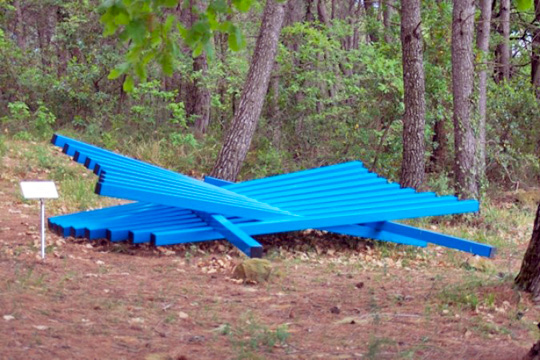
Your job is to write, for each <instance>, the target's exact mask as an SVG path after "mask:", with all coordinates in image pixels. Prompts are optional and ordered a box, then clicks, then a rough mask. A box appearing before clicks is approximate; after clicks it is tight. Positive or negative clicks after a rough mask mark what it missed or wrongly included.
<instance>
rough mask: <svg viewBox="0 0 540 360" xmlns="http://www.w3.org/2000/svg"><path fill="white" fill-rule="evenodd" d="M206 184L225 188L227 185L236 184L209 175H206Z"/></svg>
mask: <svg viewBox="0 0 540 360" xmlns="http://www.w3.org/2000/svg"><path fill="white" fill-rule="evenodd" d="M204 182H205V183H208V184H212V185H215V186H219V187H221V186H225V185H231V184H234V183H233V182H231V181H227V180H223V179H218V178H216V177H213V176H208V175H205V176H204Z"/></svg>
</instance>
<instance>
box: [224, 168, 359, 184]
mask: <svg viewBox="0 0 540 360" xmlns="http://www.w3.org/2000/svg"><path fill="white" fill-rule="evenodd" d="M329 167H331V168H332V170H335V169H341V168H358V169H360V168H362V167H363V165H362V163H361V162H360V161H350V162H347V163H343V164H337V165H330V166H322V167H319V168H314V169H309V170H303V171H297V172H293V173H289V174H282V175H275V176H269V177H266V178H262V179H255V180H249V181H246V182H240V183H236V184H233V185H231V187H230V188H229V189H231V190H233V189H234V190H235V191H237V190H240V189H247V188H250V187H254V186H255V187H259V186H264V185H265V184H269V183H275V182H278V181H286V180H289V179H296V178H303V177H306V176H312V175H313V174H316V173H324V172H326V171H328V168H329Z"/></svg>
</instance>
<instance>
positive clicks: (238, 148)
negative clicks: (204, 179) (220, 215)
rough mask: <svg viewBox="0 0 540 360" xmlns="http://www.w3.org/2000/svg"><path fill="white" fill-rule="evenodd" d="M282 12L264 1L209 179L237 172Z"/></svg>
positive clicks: (278, 5) (280, 6)
mask: <svg viewBox="0 0 540 360" xmlns="http://www.w3.org/2000/svg"><path fill="white" fill-rule="evenodd" d="M284 13H285V11H284V4H282V3H278V2H276V1H275V0H267V2H266V6H265V8H264V13H263V18H262V23H261V29H260V31H259V36H258V37H257V43H256V44H255V51H254V53H253V59H252V61H251V65H250V67H249V72H248V76H247V79H246V82H245V84H244V88H243V91H242V96H241V98H240V104H239V106H238V110H237V111H236V113H235V116H234V120H233V122H232V124H231V126H230V128H229V130H228V132H227V135H226V137H225V141H224V143H223V147H222V148H221V150H220V152H219V155H218V159H217V161H216V164H215V166H214V169H213V170H212V176H215V177H218V178H221V179H225V180H231V181H234V180H236V178H237V176H238V173H239V172H240V169H241V167H242V164H243V162H244V160H245V158H246V155H247V153H248V150H249V146H250V145H251V140H252V138H253V135H254V133H255V129H256V127H257V122H258V120H259V115H260V114H261V110H262V106H263V102H264V97H265V94H266V91H267V90H268V83H269V81H270V75H271V73H272V65H273V64H274V58H275V56H276V50H277V44H278V40H279V34H280V32H281V24H282V22H283V17H284Z"/></svg>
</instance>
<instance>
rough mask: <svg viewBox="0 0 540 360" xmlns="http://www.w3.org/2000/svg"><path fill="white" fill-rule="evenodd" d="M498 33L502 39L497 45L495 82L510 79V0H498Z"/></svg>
mask: <svg viewBox="0 0 540 360" xmlns="http://www.w3.org/2000/svg"><path fill="white" fill-rule="evenodd" d="M500 1H501V3H500V4H501V7H500V9H499V16H498V18H499V27H498V28H499V33H500V34H501V37H502V41H501V42H500V43H499V44H498V45H497V49H496V51H495V53H496V54H497V67H496V68H495V79H496V81H497V82H500V81H503V80H508V79H510V0H500Z"/></svg>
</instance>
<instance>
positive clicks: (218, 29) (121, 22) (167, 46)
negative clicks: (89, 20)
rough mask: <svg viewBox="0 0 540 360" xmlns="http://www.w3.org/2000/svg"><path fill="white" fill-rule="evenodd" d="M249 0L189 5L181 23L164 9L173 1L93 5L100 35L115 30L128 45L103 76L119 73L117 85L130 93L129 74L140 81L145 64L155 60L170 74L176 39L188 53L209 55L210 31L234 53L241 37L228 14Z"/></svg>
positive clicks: (250, 0)
mask: <svg viewBox="0 0 540 360" xmlns="http://www.w3.org/2000/svg"><path fill="white" fill-rule="evenodd" d="M252 4H253V0H233V1H232V2H230V3H228V2H226V1H224V0H211V1H210V2H209V3H208V4H207V7H206V9H204V10H202V11H200V10H199V9H197V8H196V7H195V6H193V5H191V4H190V5H188V6H193V7H192V8H191V11H192V12H193V13H194V15H196V16H197V19H196V20H195V21H194V22H193V23H192V24H191V25H190V26H187V25H186V24H183V23H181V22H179V21H178V20H177V19H176V17H175V16H173V15H171V14H170V12H169V11H168V9H171V8H174V7H177V6H178V0H140V1H132V0H121V1H104V2H103V3H102V5H101V6H100V8H99V11H100V13H101V17H100V21H101V23H102V24H103V25H104V32H103V35H104V36H110V35H113V34H116V33H117V32H118V33H119V34H118V38H119V39H120V40H121V41H122V42H125V43H128V44H129V49H128V51H127V53H126V54H125V57H124V60H125V61H123V62H121V63H120V64H118V65H117V66H116V67H115V68H114V69H113V70H111V72H110V73H109V76H108V78H109V79H110V80H113V79H116V78H119V77H120V76H121V75H124V74H125V75H126V77H125V79H124V82H123V89H124V91H126V92H131V91H133V89H134V85H135V80H134V78H135V77H138V78H139V79H140V80H141V81H142V82H145V81H146V79H147V78H148V73H147V69H148V66H149V65H150V64H151V62H157V63H158V64H159V65H160V67H161V69H162V71H163V73H164V74H166V75H169V76H170V75H172V73H173V72H174V70H175V69H174V61H175V59H177V58H179V57H180V56H181V55H180V49H179V47H178V45H177V44H178V39H180V38H181V39H183V41H184V42H185V43H186V44H187V45H188V46H189V47H190V48H191V49H192V50H193V52H192V56H193V57H198V56H201V55H202V53H203V52H205V53H206V55H207V56H208V57H209V58H211V59H212V58H214V48H213V45H212V39H213V37H214V35H215V34H216V33H223V34H226V35H227V36H228V45H229V48H230V49H231V50H233V51H240V50H241V49H242V48H244V47H245V46H246V40H245V37H244V35H243V33H242V31H241V30H240V27H239V26H238V25H236V24H234V23H233V22H232V21H230V20H229V18H230V16H231V14H233V12H234V10H237V11H240V12H247V11H248V10H249V9H250V8H251V6H252Z"/></svg>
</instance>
